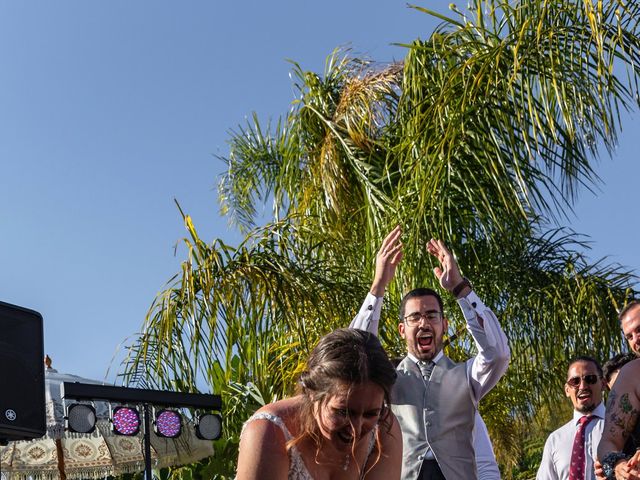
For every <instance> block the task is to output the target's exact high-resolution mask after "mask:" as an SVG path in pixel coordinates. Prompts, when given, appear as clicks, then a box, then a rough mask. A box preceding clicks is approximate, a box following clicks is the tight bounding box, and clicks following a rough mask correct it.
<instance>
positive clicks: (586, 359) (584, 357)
mask: <svg viewBox="0 0 640 480" xmlns="http://www.w3.org/2000/svg"><path fill="white" fill-rule="evenodd" d="M578 362H591V363H593V364H594V365H595V366H596V370H598V375H600V376H601V377H602V376H603V374H602V367H601V366H600V362H598V361H597V360H596V359H595V358H593V357H590V356H589V355H580V356H578V357H575V358H572V359H571V361H569V365H568V366H567V373H568V372H569V369H570V368H571V367H572V366H573V364H574V363H578Z"/></svg>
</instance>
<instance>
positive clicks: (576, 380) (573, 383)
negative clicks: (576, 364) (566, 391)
mask: <svg viewBox="0 0 640 480" xmlns="http://www.w3.org/2000/svg"><path fill="white" fill-rule="evenodd" d="M598 379H600V376H599V375H583V376H582V377H571V378H570V379H569V380H567V385H569V386H570V387H573V388H578V387H579V386H580V382H581V381H582V380H584V381H585V382H586V383H587V384H589V385H593V384H594V383H596V382H597V381H598Z"/></svg>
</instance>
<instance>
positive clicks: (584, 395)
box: [576, 390, 591, 402]
mask: <svg viewBox="0 0 640 480" xmlns="http://www.w3.org/2000/svg"><path fill="white" fill-rule="evenodd" d="M576 398H577V399H578V400H580V401H581V402H585V401H587V400H591V392H590V391H588V390H581V391H580V392H578V394H577V395H576Z"/></svg>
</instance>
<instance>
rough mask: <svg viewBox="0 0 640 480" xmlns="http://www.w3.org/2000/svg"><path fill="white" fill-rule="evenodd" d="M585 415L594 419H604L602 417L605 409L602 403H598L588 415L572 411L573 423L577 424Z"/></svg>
mask: <svg viewBox="0 0 640 480" xmlns="http://www.w3.org/2000/svg"><path fill="white" fill-rule="evenodd" d="M585 415H593V416H594V417H599V418H602V419H604V415H605V408H604V403H603V402H600V403H599V404H598V405H597V406H596V408H594V409H593V411H592V412H589V413H582V412H578V411H577V410H574V411H573V421H574V422H575V423H578V420H580V418H582V417H584V416H585Z"/></svg>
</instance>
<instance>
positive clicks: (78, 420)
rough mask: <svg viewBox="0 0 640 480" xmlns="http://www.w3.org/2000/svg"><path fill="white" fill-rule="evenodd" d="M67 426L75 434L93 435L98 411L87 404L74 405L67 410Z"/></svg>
mask: <svg viewBox="0 0 640 480" xmlns="http://www.w3.org/2000/svg"><path fill="white" fill-rule="evenodd" d="M67 425H68V427H69V430H70V431H72V432H75V433H92V432H93V431H94V430H95V429H96V409H95V408H93V405H88V404H86V403H72V404H71V405H69V407H68V408H67Z"/></svg>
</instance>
